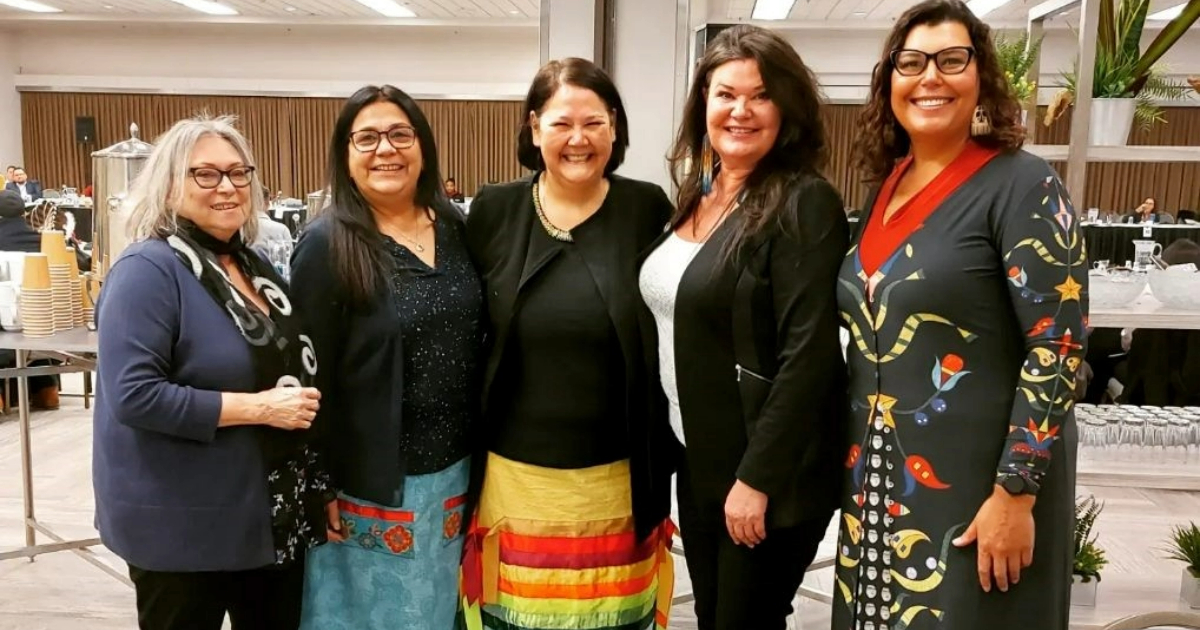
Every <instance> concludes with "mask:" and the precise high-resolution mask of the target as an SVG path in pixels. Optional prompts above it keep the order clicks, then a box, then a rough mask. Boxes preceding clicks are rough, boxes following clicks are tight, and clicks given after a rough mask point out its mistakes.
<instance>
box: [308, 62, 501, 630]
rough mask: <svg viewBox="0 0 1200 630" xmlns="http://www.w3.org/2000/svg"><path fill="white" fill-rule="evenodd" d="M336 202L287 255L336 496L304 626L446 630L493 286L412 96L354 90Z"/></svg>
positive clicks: (311, 577) (334, 158)
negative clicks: (486, 281) (481, 271)
mask: <svg viewBox="0 0 1200 630" xmlns="http://www.w3.org/2000/svg"><path fill="white" fill-rule="evenodd" d="M329 179H330V192H331V194H332V197H333V203H332V205H331V206H330V207H328V208H326V209H325V210H323V211H322V214H321V216H320V217H319V218H318V219H317V220H316V221H314V222H313V223H310V224H309V225H308V227H307V228H306V229H305V231H304V234H303V235H302V236H301V238H300V242H299V243H297V245H296V251H295V254H294V255H293V258H292V286H294V287H296V289H295V292H296V301H297V302H298V303H299V307H300V312H301V314H302V315H303V317H304V319H305V320H306V321H307V322H308V324H309V326H308V330H310V331H312V338H313V344H314V345H315V346H316V349H317V356H318V357H320V360H321V362H322V364H323V365H324V366H325V368H324V369H323V370H322V372H321V373H322V374H325V375H326V379H325V380H324V381H323V382H322V383H321V392H322V394H323V400H322V405H321V412H320V415H318V416H317V419H316V422H315V426H316V427H317V429H316V430H318V431H320V432H321V434H322V435H323V436H324V437H325V440H324V442H325V443H326V444H328V448H327V451H328V462H329V464H328V465H329V468H330V472H331V475H332V477H333V485H334V487H335V488H336V489H337V490H338V500H337V502H336V503H335V504H334V506H333V508H332V509H331V510H330V514H329V515H328V516H329V529H330V539H331V541H332V542H331V543H330V544H329V545H326V546H324V547H321V548H318V549H315V550H313V551H312V552H310V554H309V557H308V567H307V569H308V571H307V575H306V577H305V584H304V607H303V608H304V613H303V614H304V617H303V624H302V626H301V627H302V628H305V629H312V630H339V629H347V630H350V629H354V630H358V629H360V628H363V629H372V628H404V629H405V630H445V629H446V628H450V627H452V626H453V624H454V619H455V617H456V611H457V607H458V597H457V592H458V588H457V587H458V568H459V560H460V558H461V554H462V543H463V536H462V532H463V530H464V527H463V521H464V514H463V512H464V510H465V509H466V508H465V503H466V491H467V484H468V480H469V470H468V469H469V462H470V459H469V455H470V451H471V447H470V441H469V430H470V428H471V425H472V424H473V423H474V420H475V416H476V414H477V411H478V405H477V404H476V401H477V400H478V396H479V378H478V377H479V374H480V372H481V367H482V359H483V354H482V346H483V330H482V329H483V322H482V319H483V291H482V287H481V284H480V282H479V277H478V275H477V274H476V272H475V268H474V266H473V264H472V263H471V258H470V254H469V253H468V252H467V247H466V227H465V225H464V221H463V216H462V214H461V213H460V212H459V211H458V209H457V208H456V207H455V206H454V205H452V204H451V203H450V202H449V201H447V200H446V198H445V196H444V195H443V194H442V186H441V185H442V180H441V176H440V175H439V174H438V156H437V147H436V146H435V145H434V140H433V130H432V128H431V127H430V125H429V122H428V121H427V120H426V118H425V116H424V114H423V113H422V112H421V109H420V107H419V106H418V105H417V103H416V102H415V101H413V100H412V98H410V97H409V96H408V95H407V94H405V93H404V92H403V91H401V90H399V89H397V88H395V87H392V86H390V85H384V86H381V87H376V86H367V87H364V88H362V89H360V90H359V91H357V92H355V93H354V95H352V96H351V97H350V98H349V99H348V100H347V101H346V103H345V104H344V105H343V106H342V111H341V113H340V114H339V115H338V119H337V122H336V123H335V124H334V130H333V137H332V138H331V140H330V147H329Z"/></svg>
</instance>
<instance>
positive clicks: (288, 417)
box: [257, 387, 321, 431]
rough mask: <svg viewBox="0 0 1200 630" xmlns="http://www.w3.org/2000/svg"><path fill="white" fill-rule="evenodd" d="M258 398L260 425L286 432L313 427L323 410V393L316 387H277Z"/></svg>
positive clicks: (260, 393)
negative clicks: (315, 419) (318, 413)
mask: <svg viewBox="0 0 1200 630" xmlns="http://www.w3.org/2000/svg"><path fill="white" fill-rule="evenodd" d="M258 397H259V400H258V404H259V412H258V414H257V415H258V421H259V422H258V423H259V424H265V425H267V426H271V427H275V428H276V429H283V430H285V431H292V430H295V429H307V428H309V427H311V426H312V423H313V419H314V418H316V417H317V410H318V409H320V408H321V403H320V400H321V392H320V391H318V390H317V389H316V388H315V387H276V388H274V389H268V390H266V391H264V392H259V393H258Z"/></svg>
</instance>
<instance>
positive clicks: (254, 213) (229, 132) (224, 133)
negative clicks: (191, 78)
mask: <svg viewBox="0 0 1200 630" xmlns="http://www.w3.org/2000/svg"><path fill="white" fill-rule="evenodd" d="M236 121H237V118H236V117H235V116H216V117H214V116H210V115H208V114H199V115H197V116H194V117H192V118H185V119H183V120H181V121H179V122H177V123H175V124H174V125H173V126H172V127H171V128H170V129H169V130H167V132H166V133H164V134H162V135H161V136H159V137H158V138H157V139H156V140H155V141H154V150H153V151H152V152H151V153H150V157H149V158H148V159H147V160H146V165H145V166H144V167H143V168H142V171H141V172H140V173H138V176H137V177H136V178H134V180H133V183H131V184H130V187H129V193H128V194H127V195H126V197H125V207H126V208H128V209H129V222H128V224H127V226H126V227H127V230H128V232H129V238H130V240H131V241H132V242H135V243H136V242H138V241H144V240H146V239H149V238H162V237H166V236H169V235H171V234H174V233H175V232H176V231H178V230H179V214H178V210H177V209H178V208H179V206H180V205H181V204H182V203H183V186H182V185H176V184H181V183H183V182H186V181H187V178H188V177H190V175H188V168H189V166H188V164H189V162H190V161H191V159H192V151H193V150H195V148H196V144H197V143H198V142H200V139H201V138H205V137H208V136H217V137H218V138H222V139H224V140H225V141H227V142H229V144H231V145H233V148H234V149H235V150H236V151H237V152H238V155H240V156H241V158H242V162H243V163H245V164H247V165H253V164H254V163H255V162H254V156H253V155H252V154H251V152H250V143H249V142H247V141H246V137H245V136H243V135H242V133H241V132H240V131H238V130H237V128H236V127H234V123H235V122H236ZM264 203H265V201H264V200H263V187H262V182H260V181H259V179H258V177H257V176H255V177H252V178H251V179H250V212H249V216H248V217H246V223H244V224H243V225H242V230H241V231H242V241H243V242H245V243H252V242H254V238H255V237H256V236H258V215H259V213H261V212H262V211H263V209H264V208H263V206H264Z"/></svg>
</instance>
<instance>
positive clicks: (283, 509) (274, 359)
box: [167, 220, 329, 564]
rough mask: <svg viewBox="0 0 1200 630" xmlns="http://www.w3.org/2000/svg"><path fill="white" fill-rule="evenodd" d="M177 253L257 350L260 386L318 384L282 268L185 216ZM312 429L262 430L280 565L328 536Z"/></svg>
mask: <svg viewBox="0 0 1200 630" xmlns="http://www.w3.org/2000/svg"><path fill="white" fill-rule="evenodd" d="M167 243H168V244H169V245H170V246H171V249H173V250H174V251H175V255H176V256H177V257H178V258H179V260H180V261H181V262H183V264H184V265H185V266H186V267H187V268H188V269H190V270H191V272H192V274H193V275H194V276H195V277H196V279H197V280H199V281H200V284H201V285H202V286H203V287H204V289H205V290H206V291H207V292H208V294H209V295H210V296H212V298H213V300H214V301H216V303H217V305H218V306H220V307H221V308H222V309H223V310H224V311H225V312H226V313H228V314H229V317H230V318H231V319H232V320H233V323H234V324H235V325H236V326H237V329H238V332H240V333H241V335H242V338H243V339H245V340H246V343H247V344H248V345H249V347H250V355H251V357H252V360H253V362H254V381H255V383H254V391H263V390H267V389H271V388H274V387H312V386H313V385H314V383H315V381H316V376H317V355H316V351H315V350H314V349H313V343H312V340H311V339H310V338H309V337H308V335H305V334H304V333H303V332H302V330H301V326H300V318H299V316H298V315H297V314H296V313H295V312H294V310H293V308H292V302H291V300H290V299H289V298H288V295H287V284H286V282H285V281H284V280H283V279H282V278H280V277H279V274H278V273H276V271H275V269H274V268H273V267H272V266H271V265H270V264H268V263H267V262H266V261H265V260H263V259H262V258H260V257H259V256H258V255H257V254H255V253H254V251H253V250H251V249H250V248H249V247H248V246H246V245H245V243H243V242H242V239H241V234H235V235H234V236H233V238H231V239H230V240H229V241H228V242H224V241H221V240H219V239H217V238H215V237H213V236H212V235H210V234H208V233H207V232H205V231H204V230H202V229H200V228H199V227H197V226H196V225H195V224H194V223H192V222H190V221H186V220H180V224H179V231H178V232H176V233H175V234H172V235H170V236H168V237H167ZM219 255H228V256H231V257H232V258H233V260H234V261H235V262H236V263H237V266H238V267H239V268H240V269H241V270H242V273H243V274H245V275H246V277H247V279H248V280H249V281H250V286H251V287H253V288H254V290H255V292H257V293H258V295H259V296H261V297H262V299H263V301H264V302H266V304H267V307H268V309H269V311H270V313H269V314H268V313H263V312H262V311H260V310H259V309H258V307H257V306H255V305H254V304H252V303H250V302H249V300H247V299H246V298H245V297H243V296H242V294H241V292H240V291H238V289H237V288H236V287H234V285H233V282H232V281H231V280H230V278H229V274H228V273H227V272H226V271H225V268H224V267H222V266H221V263H220V261H219V260H218V259H217V256H219ZM311 435H312V430H311V429H310V430H307V431H302V430H298V431H283V430H279V429H274V428H270V427H261V430H260V431H259V443H260V444H261V445H262V451H263V456H264V459H265V460H266V464H267V470H268V471H269V477H268V480H267V482H268V490H269V492H270V495H271V502H272V505H271V516H272V532H273V535H274V539H275V551H276V561H277V563H280V564H282V563H286V562H290V561H292V560H295V559H298V558H300V557H303V554H304V550H306V549H307V548H308V547H310V546H312V545H313V544H317V543H319V542H322V541H324V534H325V528H324V525H323V524H324V519H325V517H324V503H325V501H326V500H327V499H328V496H329V483H328V479H327V476H326V475H325V474H324V473H323V471H322V470H321V469H320V467H319V466H318V461H317V454H316V451H315V449H312V448H310V447H309V442H310V439H311V437H310V436H311Z"/></svg>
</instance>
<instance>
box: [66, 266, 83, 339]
mask: <svg viewBox="0 0 1200 630" xmlns="http://www.w3.org/2000/svg"><path fill="white" fill-rule="evenodd" d="M67 259H68V260H70V261H71V323H72V324H74V325H76V326H82V325H83V324H84V319H83V300H82V299H81V297H82V293H83V288H82V287H83V278H81V277H80V276H79V259H78V258H76V257H75V248H73V247H68V248H67Z"/></svg>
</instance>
